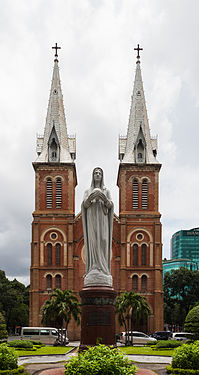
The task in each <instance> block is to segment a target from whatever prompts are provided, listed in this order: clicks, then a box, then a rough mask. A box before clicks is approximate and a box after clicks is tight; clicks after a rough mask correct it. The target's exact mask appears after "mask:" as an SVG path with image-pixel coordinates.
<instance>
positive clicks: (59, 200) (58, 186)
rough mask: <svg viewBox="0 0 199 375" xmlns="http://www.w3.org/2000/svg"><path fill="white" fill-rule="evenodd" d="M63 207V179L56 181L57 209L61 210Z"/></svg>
mask: <svg viewBox="0 0 199 375" xmlns="http://www.w3.org/2000/svg"><path fill="white" fill-rule="evenodd" d="M61 206H62V182H61V178H57V180H56V208H61Z"/></svg>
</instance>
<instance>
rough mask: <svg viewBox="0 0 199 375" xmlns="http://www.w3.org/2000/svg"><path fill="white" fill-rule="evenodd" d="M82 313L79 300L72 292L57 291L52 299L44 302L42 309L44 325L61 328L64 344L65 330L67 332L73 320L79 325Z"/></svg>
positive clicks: (52, 295)
mask: <svg viewBox="0 0 199 375" xmlns="http://www.w3.org/2000/svg"><path fill="white" fill-rule="evenodd" d="M80 312H81V310H80V303H79V300H78V298H77V297H76V296H75V294H74V293H73V292H72V290H60V289H55V290H54V291H53V293H52V294H51V296H50V299H49V300H47V301H46V302H44V304H43V306H42V308H41V314H42V324H45V325H48V324H53V325H54V326H55V327H57V328H61V341H62V343H64V342H63V328H66V330H67V327H68V324H69V322H70V320H71V319H72V318H73V319H74V320H75V322H77V324H79V323H80V318H79V317H80ZM64 323H65V327H64Z"/></svg>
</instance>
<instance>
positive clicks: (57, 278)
mask: <svg viewBox="0 0 199 375" xmlns="http://www.w3.org/2000/svg"><path fill="white" fill-rule="evenodd" d="M55 288H58V289H61V276H60V275H56V276H55Z"/></svg>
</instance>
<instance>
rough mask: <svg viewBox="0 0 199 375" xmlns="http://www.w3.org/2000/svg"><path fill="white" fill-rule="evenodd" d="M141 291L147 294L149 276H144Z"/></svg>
mask: <svg viewBox="0 0 199 375" xmlns="http://www.w3.org/2000/svg"><path fill="white" fill-rule="evenodd" d="M141 290H142V292H146V290H147V276H146V275H143V276H142V278H141Z"/></svg>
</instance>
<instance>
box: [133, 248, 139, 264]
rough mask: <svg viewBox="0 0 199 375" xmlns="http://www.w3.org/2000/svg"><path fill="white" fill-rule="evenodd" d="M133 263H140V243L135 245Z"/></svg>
mask: <svg viewBox="0 0 199 375" xmlns="http://www.w3.org/2000/svg"><path fill="white" fill-rule="evenodd" d="M133 265H134V266H137V265H138V245H137V244H136V243H134V245H133Z"/></svg>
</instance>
